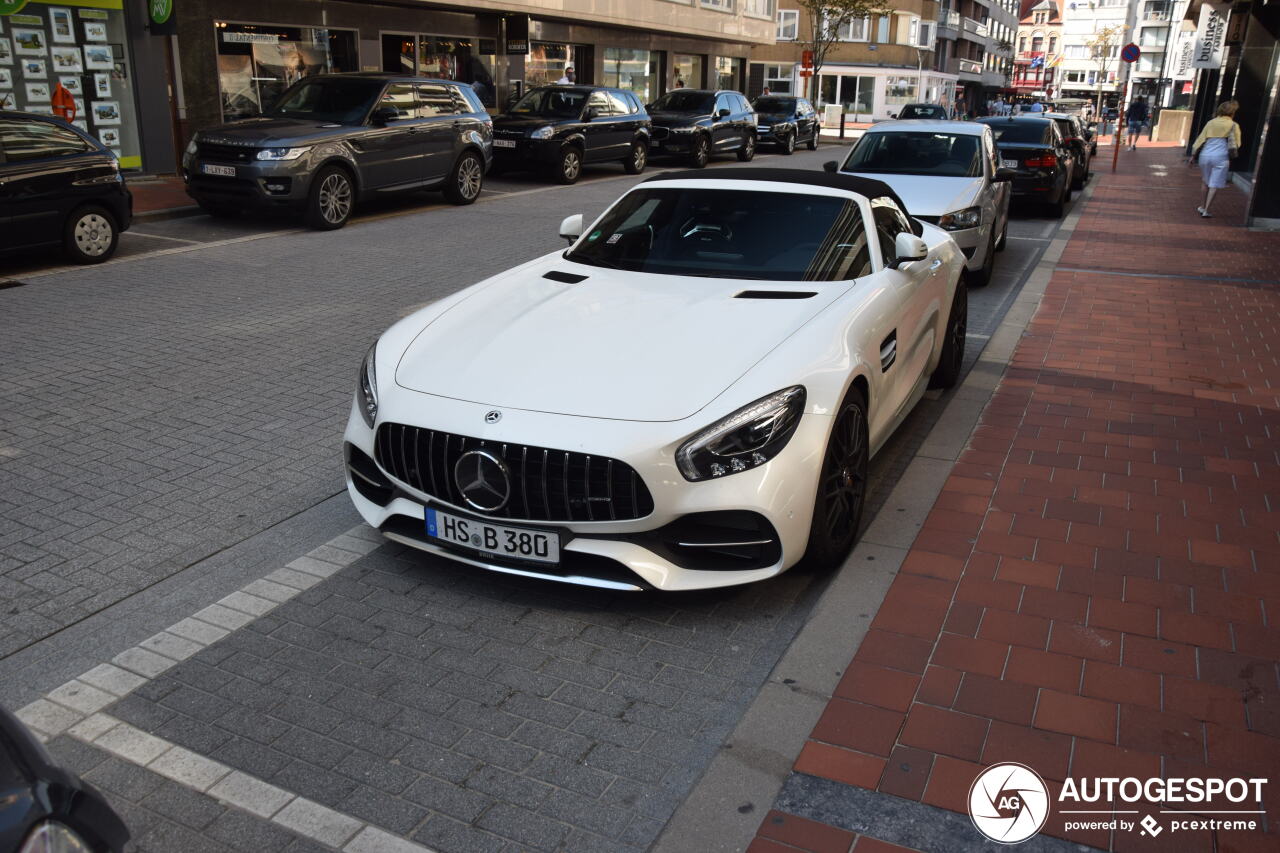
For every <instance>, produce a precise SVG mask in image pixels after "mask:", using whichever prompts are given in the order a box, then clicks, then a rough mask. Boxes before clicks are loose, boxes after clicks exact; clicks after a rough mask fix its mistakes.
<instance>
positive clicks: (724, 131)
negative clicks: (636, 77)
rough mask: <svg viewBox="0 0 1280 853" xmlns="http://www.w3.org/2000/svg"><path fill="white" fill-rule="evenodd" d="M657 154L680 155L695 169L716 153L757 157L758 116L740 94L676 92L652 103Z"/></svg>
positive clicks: (696, 91)
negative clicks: (731, 152) (733, 153)
mask: <svg viewBox="0 0 1280 853" xmlns="http://www.w3.org/2000/svg"><path fill="white" fill-rule="evenodd" d="M649 115H650V116H651V117H652V118H653V148H654V153H655V154H657V153H661V154H679V155H682V156H686V157H688V158H689V164H690V165H692V166H693V167H694V168H695V169H701V168H702V167H703V166H705V165H707V161H708V160H710V159H711V158H712V157H713V156H714V155H716V154H725V153H728V152H730V151H736V152H738V159H739V160H742V161H744V162H745V161H747V160H750V159H751V158H752V157H754V156H756V114H755V111H754V110H753V109H751V105H750V104H749V103H747V99H746V98H744V97H743V96H742V94H741V93H740V92H725V91H721V92H713V91H711V90H709V89H673V90H671V91H670V92H667V94H665V95H663V96H662V97H661V98H658V100H656V101H654V102H653V103H652V104H649Z"/></svg>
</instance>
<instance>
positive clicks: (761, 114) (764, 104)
mask: <svg viewBox="0 0 1280 853" xmlns="http://www.w3.org/2000/svg"><path fill="white" fill-rule="evenodd" d="M751 106H752V108H753V109H754V110H755V111H756V120H757V121H758V122H759V123H758V124H757V125H756V133H757V136H758V142H759V144H760V145H774V146H776V147H777V149H778V150H779V151H781V152H782V153H783V154H791V153H792V152H794V151H795V150H796V146H797V145H799V144H800V143H801V142H803V143H805V144H806V145H808V146H809V150H810V151H817V150H818V135H819V134H820V133H822V122H820V121H819V120H818V111H817V110H815V109H814V108H813V104H811V103H809V101H808V99H807V98H797V97H795V96H793V95H761V96H760V97H758V98H756V99H755V100H754V101H752V102H751Z"/></svg>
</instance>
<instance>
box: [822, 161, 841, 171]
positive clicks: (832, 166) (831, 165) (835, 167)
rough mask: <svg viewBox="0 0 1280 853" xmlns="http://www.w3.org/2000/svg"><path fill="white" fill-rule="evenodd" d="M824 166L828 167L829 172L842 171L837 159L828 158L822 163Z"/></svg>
mask: <svg viewBox="0 0 1280 853" xmlns="http://www.w3.org/2000/svg"><path fill="white" fill-rule="evenodd" d="M822 168H824V169H826V170H827V171H828V172H838V171H840V163H839V162H838V161H836V160H828V161H827V162H825V163H823V164H822Z"/></svg>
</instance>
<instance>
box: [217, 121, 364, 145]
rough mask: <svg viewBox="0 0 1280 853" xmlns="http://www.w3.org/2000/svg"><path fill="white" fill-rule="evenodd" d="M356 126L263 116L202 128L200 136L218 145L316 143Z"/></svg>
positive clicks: (342, 133)
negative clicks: (206, 128)
mask: <svg viewBox="0 0 1280 853" xmlns="http://www.w3.org/2000/svg"><path fill="white" fill-rule="evenodd" d="M352 130H353V128H352V127H351V126H349V125H343V124H334V123H332V122H321V121H303V120H300V119H294V118H268V117H267V116H259V117H258V118H246V119H241V120H240V121H233V122H231V123H230V124H224V125H222V126H221V127H213V128H209V129H208V130H202V131H200V135H199V139H200V141H201V142H209V143H213V144H215V145H266V144H280V145H286V144H289V143H294V142H300V143H307V144H314V143H316V142H320V141H323V140H325V139H328V138H330V137H335V136H342V135H344V134H347V133H350V132H351V131H352Z"/></svg>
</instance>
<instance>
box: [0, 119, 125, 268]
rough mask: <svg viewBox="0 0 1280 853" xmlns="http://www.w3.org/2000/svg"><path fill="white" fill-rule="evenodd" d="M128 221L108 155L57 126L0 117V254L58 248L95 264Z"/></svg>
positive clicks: (116, 169)
mask: <svg viewBox="0 0 1280 853" xmlns="http://www.w3.org/2000/svg"><path fill="white" fill-rule="evenodd" d="M132 219H133V196H132V195H130V194H129V189H128V188H127V187H126V186H125V183H124V175H122V174H121V173H120V163H119V162H118V161H117V160H116V157H115V155H114V154H112V153H111V151H110V149H108V148H107V147H106V146H104V145H103V144H102V143H101V142H99V141H98V140H96V139H93V138H92V137H90V136H88V135H87V134H85V133H81V132H80V130H79V129H77V128H75V127H73V126H72V125H70V124H67V123H66V122H65V121H62V120H61V119H57V118H51V117H49V116H41V115H33V114H31V113H19V112H9V111H0V252H7V251H10V250H14V249H25V248H28V247H31V246H43V245H59V244H60V245H62V246H63V247H64V248H65V249H66V252H67V254H68V255H69V256H70V257H71V259H72V260H74V261H76V262H77V263H81V264H96V263H101V262H102V261H105V260H106V259H107V258H110V257H111V256H112V255H113V254H115V251H116V246H117V245H118V244H119V242H120V232H121V231H125V230H127V229H128V228H129V223H130V222H131V221H132Z"/></svg>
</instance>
